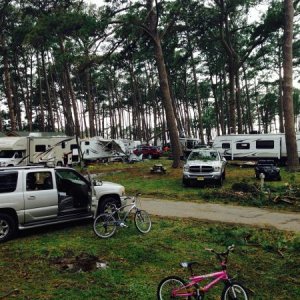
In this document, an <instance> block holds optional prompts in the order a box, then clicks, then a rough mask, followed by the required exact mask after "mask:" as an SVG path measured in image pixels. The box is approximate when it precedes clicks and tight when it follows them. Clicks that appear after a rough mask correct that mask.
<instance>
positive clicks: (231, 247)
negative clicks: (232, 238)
mask: <svg viewBox="0 0 300 300" xmlns="http://www.w3.org/2000/svg"><path fill="white" fill-rule="evenodd" d="M205 250H206V251H209V252H211V253H214V254H215V255H216V256H217V258H218V259H219V260H220V261H221V262H222V261H223V260H222V258H224V262H225V263H226V262H227V257H228V254H229V252H231V251H233V250H234V245H233V244H232V245H231V246H228V247H227V250H226V251H225V252H217V251H215V250H214V249H211V248H205Z"/></svg>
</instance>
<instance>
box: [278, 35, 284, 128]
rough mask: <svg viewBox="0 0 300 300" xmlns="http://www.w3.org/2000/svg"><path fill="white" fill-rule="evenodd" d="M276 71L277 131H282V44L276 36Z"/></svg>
mask: <svg viewBox="0 0 300 300" xmlns="http://www.w3.org/2000/svg"><path fill="white" fill-rule="evenodd" d="M278 40H279V41H278V44H279V45H278V48H279V49H278V72H279V85H278V94H279V96H278V115H279V132H281V133H284V122H283V95H282V92H283V86H282V84H283V80H282V57H281V54H282V46H281V43H280V39H279V38H278Z"/></svg>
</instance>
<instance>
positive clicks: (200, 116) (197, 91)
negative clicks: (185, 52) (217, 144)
mask: <svg viewBox="0 0 300 300" xmlns="http://www.w3.org/2000/svg"><path fill="white" fill-rule="evenodd" d="M191 61H192V68H193V79H194V85H195V88H196V98H197V108H198V127H199V136H200V141H201V144H203V145H204V143H205V141H204V134H203V121H202V104H201V96H200V91H199V85H198V80H197V74H196V66H195V60H194V56H193V52H192V53H191Z"/></svg>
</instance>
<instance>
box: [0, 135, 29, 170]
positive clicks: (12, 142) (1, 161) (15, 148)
mask: <svg viewBox="0 0 300 300" xmlns="http://www.w3.org/2000/svg"><path fill="white" fill-rule="evenodd" d="M26 158H27V138H26V137H6V136H5V137H1V138H0V167H12V166H16V165H19V164H22V162H23V163H25V160H26Z"/></svg>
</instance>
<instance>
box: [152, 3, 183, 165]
mask: <svg viewBox="0 0 300 300" xmlns="http://www.w3.org/2000/svg"><path fill="white" fill-rule="evenodd" d="M146 4H147V10H148V21H149V22H148V30H147V33H148V34H149V35H150V37H151V38H152V41H153V44H154V55H155V60H156V65H157V70H158V76H159V85H160V89H161V92H162V102H163V106H164V108H165V114H166V121H167V127H168V130H169V135H170V142H171V149H172V154H173V164H172V167H173V168H178V167H181V166H182V162H181V160H180V158H181V155H182V150H181V145H180V142H179V134H178V129H177V124H176V118H175V113H174V108H173V106H172V98H171V94H170V87H169V81H168V74H167V70H166V65H165V60H164V54H163V50H162V46H161V38H160V35H159V32H158V29H157V24H158V15H157V12H155V11H154V7H153V0H147V3H146ZM156 8H157V7H156Z"/></svg>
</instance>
